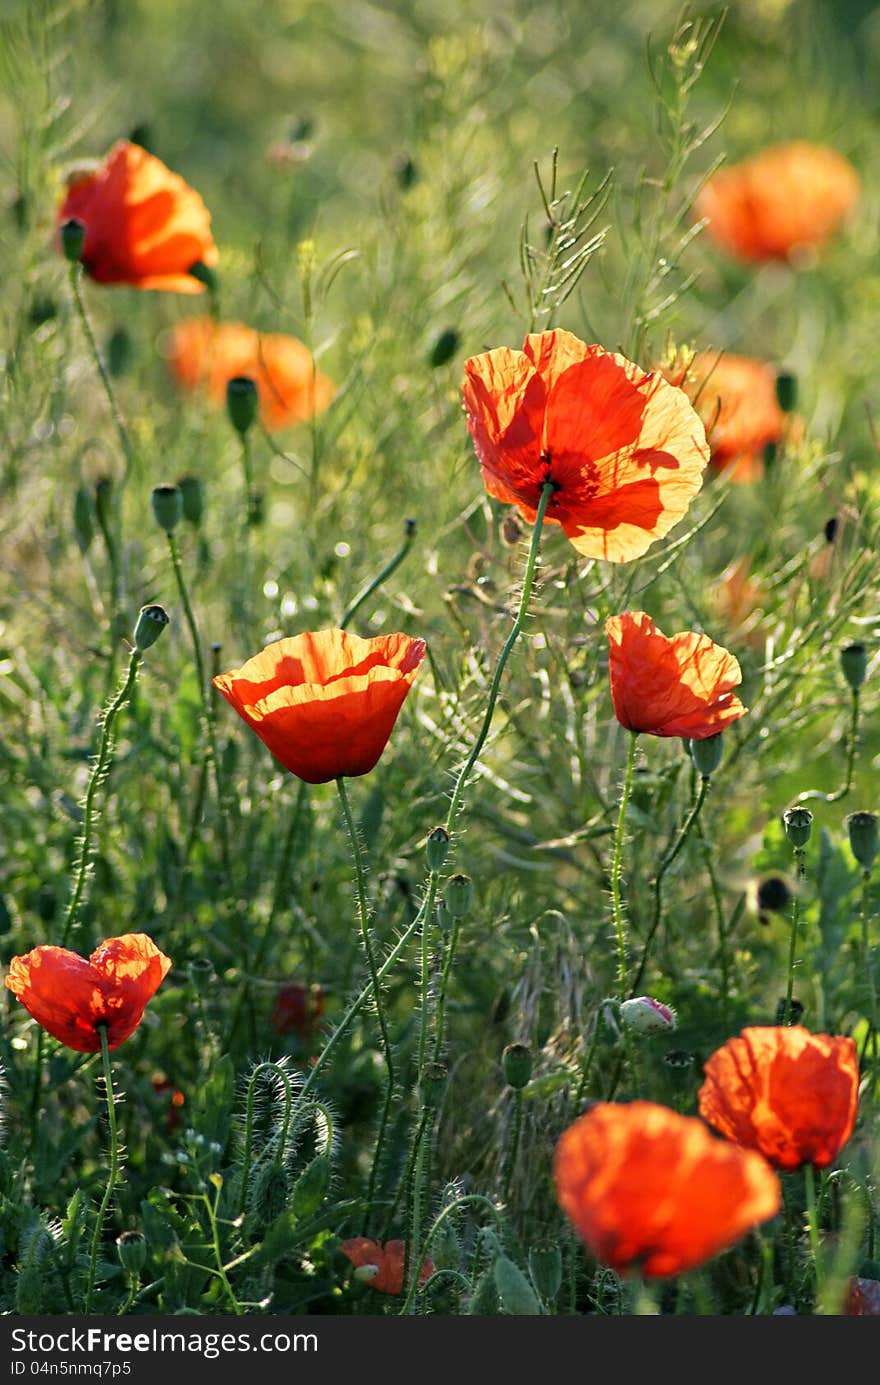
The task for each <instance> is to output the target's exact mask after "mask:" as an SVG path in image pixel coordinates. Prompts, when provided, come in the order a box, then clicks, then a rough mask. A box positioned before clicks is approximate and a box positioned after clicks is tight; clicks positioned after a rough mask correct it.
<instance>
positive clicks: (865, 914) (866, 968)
mask: <svg viewBox="0 0 880 1385" xmlns="http://www.w3.org/2000/svg"><path fill="white" fill-rule="evenodd" d="M870 889H871V872H870V870H865V871H862V902H861V911H860V912H861V923H862V971H863V972H864V973H865V977H866V979H867V983H868V1014H869V1019H870V1027H869V1030H868V1037H867V1038H866V1040H865V1047H864V1053H865V1055H867V1052H868V1043H869V1042H870V1045H871V1092H872V1095H873V1096H874V1098H875V1099H876V1096H877V987H876V983H875V981H874V966H873V962H872V958H871V940H870V934H869V931H868V919H869V916H870V904H869V897H870Z"/></svg>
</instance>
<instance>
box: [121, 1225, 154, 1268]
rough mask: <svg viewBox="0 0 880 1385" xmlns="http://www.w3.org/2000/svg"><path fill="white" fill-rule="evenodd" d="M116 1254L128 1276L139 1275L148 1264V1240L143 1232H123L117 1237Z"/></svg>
mask: <svg viewBox="0 0 880 1385" xmlns="http://www.w3.org/2000/svg"><path fill="white" fill-rule="evenodd" d="M116 1254H117V1255H118V1256H119V1263H120V1265H121V1266H122V1268H123V1269H124V1270H125V1272H126V1274H131V1275H139V1274H140V1272H141V1270H142V1269H143V1268H144V1265H145V1264H146V1263H147V1238H146V1236H145V1235H144V1233H143V1232H142V1231H123V1233H122V1235H121V1236H117V1237H116Z"/></svg>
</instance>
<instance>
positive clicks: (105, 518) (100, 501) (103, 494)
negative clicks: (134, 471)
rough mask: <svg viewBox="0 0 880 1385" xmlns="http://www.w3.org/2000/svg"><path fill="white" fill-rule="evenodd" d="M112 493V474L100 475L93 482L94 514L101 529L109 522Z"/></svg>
mask: <svg viewBox="0 0 880 1385" xmlns="http://www.w3.org/2000/svg"><path fill="white" fill-rule="evenodd" d="M112 495H113V478H112V476H102V477H100V479H99V480H97V481H96V482H95V514H96V515H97V516H98V522H99V524H100V525H101V528H102V529H106V528H107V525H108V524H109V522H110V499H111V497H112Z"/></svg>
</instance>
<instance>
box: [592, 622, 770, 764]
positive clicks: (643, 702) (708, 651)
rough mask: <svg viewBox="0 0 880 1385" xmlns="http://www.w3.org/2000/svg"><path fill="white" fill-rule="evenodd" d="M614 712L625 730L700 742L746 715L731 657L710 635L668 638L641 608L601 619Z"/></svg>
mask: <svg viewBox="0 0 880 1385" xmlns="http://www.w3.org/2000/svg"><path fill="white" fill-rule="evenodd" d="M605 633H606V634H607V636H608V644H609V672H610V675H611V699H612V701H613V703H614V714H615V716H616V717H617V720H618V721H619V722H620V724H621V726H625V727H626V728H627V730H628V731H646V732H647V733H648V734H649V735H651V736H684V737H686V738H688V739H690V740H695V741H699V740H703V739H705V737H706V736H714V735H717V733H718V732H719V731H723V730H724V728H725V726H729V725H730V723H731V722H733V721H736V720H737V718H739V717H741V716H745V713H746V711H747V710H748V709H747V708H746V707H744V706H743V704H742V703H741V702H740V700H739V698H738V697H737V696H736V695H735V694H734V693H733V691H732V689H733V688H735V687H736V686H737V684H738V683H739V682H741V680H742V674H741V672H740V667H739V664H738V662H737V660H736V659H735V658H734V656H733V655H732V654H731V653H729V652H728V650H726V649H722V647H721V646H720V645H717V644H713V642H712V641H711V640H710V639H709V636H708V635H698V634H696V633H694V632H693V631H684V632H682V633H680V634H678V635H672V636H667V635H664V634H663V632H662V631H661V630H658V629H657V627H656V625H655V624H654V622H653V620H652V619H651V617H650V616H648V615H646V614H645V612H644V611H624V612H623V614H622V615H619V616H611V618H610V619H609V620H607V621H606V622H605Z"/></svg>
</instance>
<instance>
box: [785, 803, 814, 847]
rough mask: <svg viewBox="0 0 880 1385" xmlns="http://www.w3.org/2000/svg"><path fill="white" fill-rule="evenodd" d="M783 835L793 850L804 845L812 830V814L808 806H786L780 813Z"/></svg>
mask: <svg viewBox="0 0 880 1385" xmlns="http://www.w3.org/2000/svg"><path fill="white" fill-rule="evenodd" d="M782 821H783V823H784V824H785V835H786V836H787V837H788V840H789V841H790V842H791V844H792V846H793V847H794V848H795V850H800V848H801V847H802V846H806V844H807V842H808V841H809V840H810V833H811V832H812V830H813V814H812V813H811V812H810V810H809V808H786V810H785V812H784V813H783V814H782Z"/></svg>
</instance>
